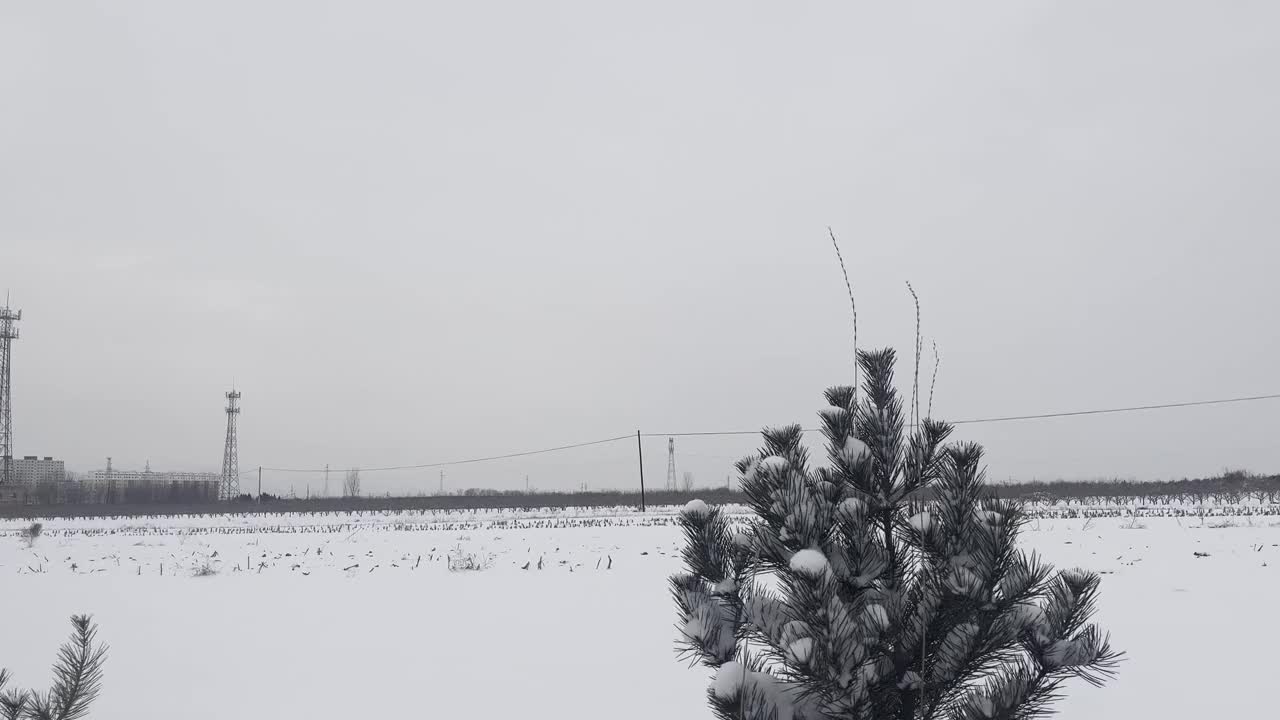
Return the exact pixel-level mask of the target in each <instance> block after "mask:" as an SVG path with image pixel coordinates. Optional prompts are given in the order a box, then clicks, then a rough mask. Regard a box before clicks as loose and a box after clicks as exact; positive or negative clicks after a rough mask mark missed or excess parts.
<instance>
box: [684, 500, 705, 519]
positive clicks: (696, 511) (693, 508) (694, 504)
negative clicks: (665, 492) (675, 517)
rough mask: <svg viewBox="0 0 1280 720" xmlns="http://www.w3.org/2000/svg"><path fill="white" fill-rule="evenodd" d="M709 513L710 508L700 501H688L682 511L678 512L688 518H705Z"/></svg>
mask: <svg viewBox="0 0 1280 720" xmlns="http://www.w3.org/2000/svg"><path fill="white" fill-rule="evenodd" d="M709 512H711V508H709V507H707V504H706V503H705V502H703V501H701V500H690V501H689V502H687V503H685V504H684V509H683V510H681V511H680V514H681V515H687V516H689V517H699V516H702V517H705V516H706V515H707V513H709Z"/></svg>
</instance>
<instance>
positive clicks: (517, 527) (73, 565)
mask: <svg viewBox="0 0 1280 720" xmlns="http://www.w3.org/2000/svg"><path fill="white" fill-rule="evenodd" d="M672 510H673V509H671V508H665V509H658V510H656V511H654V512H650V513H647V514H640V513H634V512H624V513H619V512H618V511H617V510H616V509H593V510H575V509H569V510H549V511H543V512H513V511H488V512H468V513H458V512H454V513H404V514H395V513H371V514H365V515H358V516H353V515H293V516H285V517H279V516H222V517H181V518H132V519H99V520H63V521H58V520H54V521H48V522H46V523H45V530H44V534H43V536H42V537H40V538H39V539H38V540H36V541H35V544H34V546H33V547H31V548H30V549H28V548H26V547H25V543H24V542H23V541H22V540H21V539H20V537H19V531H20V530H21V529H22V528H23V527H25V526H26V525H27V524H28V523H26V522H20V521H9V520H6V521H0V578H4V582H3V585H2V586H0V587H2V588H3V597H4V600H3V602H2V603H0V639H2V640H3V647H2V649H0V666H2V667H8V668H9V669H10V670H12V671H14V673H15V674H16V681H17V683H18V684H21V685H26V686H46V685H47V683H48V681H49V674H50V673H49V667H50V665H51V664H52V661H53V659H54V653H55V652H56V649H57V646H58V644H59V643H60V642H61V641H62V640H63V639H64V638H65V637H66V635H67V633H68V631H69V629H70V624H69V623H68V621H67V620H68V617H69V616H70V615H71V614H73V613H79V612H89V613H93V614H94V616H95V618H96V619H97V620H98V621H99V622H100V624H101V636H102V638H103V639H104V640H106V641H107V642H108V643H109V644H110V645H111V654H110V657H109V660H108V667H107V681H106V689H105V691H104V693H103V695H102V697H101V699H100V700H99V702H98V704H97V705H96V707H95V710H94V712H93V713H92V715H91V716H92V717H93V718H96V719H98V720H117V719H124V718H128V719H129V720H148V719H150V718H157V719H159V718H164V719H165V720H168V719H169V718H173V717H182V718H186V719H189V720H199V719H203V718H210V719H212V718H271V719H273V720H274V719H277V718H310V719H324V718H348V717H376V716H386V715H391V714H395V715H409V716H414V717H418V716H422V717H425V716H433V715H436V716H439V715H442V716H445V717H467V718H484V717H508V716H541V715H543V714H548V715H549V714H552V713H554V715H555V716H556V717H560V718H568V719H571V720H572V719H577V718H582V719H583V720H585V719H587V718H598V717H602V716H609V717H614V718H620V719H621V720H631V719H634V720H651V719H652V718H707V717H710V712H709V711H708V710H707V708H706V703H705V700H704V692H705V687H706V681H707V678H708V673H706V672H705V671H703V670H701V669H689V668H688V667H687V666H684V665H681V664H680V663H678V662H677V661H676V659H675V651H674V638H675V630H674V629H673V622H674V608H673V606H672V602H671V600H670V597H669V595H668V592H667V586H666V577H667V576H668V575H669V574H671V573H672V572H674V571H676V570H677V569H678V568H679V565H680V561H679V557H678V551H679V546H680V533H679V530H678V528H676V527H675V525H674V524H673V523H672ZM1273 522H1275V523H1277V526H1276V527H1273V526H1272V523H1273ZM1023 541H1024V543H1025V544H1026V545H1028V546H1029V547H1031V548H1034V549H1036V550H1038V551H1040V552H1041V553H1042V554H1043V555H1044V556H1046V557H1047V558H1048V559H1049V560H1051V561H1053V562H1054V563H1056V564H1058V565H1059V566H1071V565H1079V566H1083V567H1088V568H1092V569H1096V570H1098V571H1100V572H1103V573H1105V579H1104V584H1103V592H1102V603H1101V607H1102V609H1101V613H1100V617H1099V619H1100V621H1101V622H1102V623H1103V625H1104V626H1105V627H1106V628H1107V629H1109V630H1110V631H1111V632H1112V634H1113V639H1114V641H1115V644H1116V645H1117V646H1118V647H1120V648H1122V649H1124V650H1126V651H1127V652H1128V656H1129V659H1128V660H1127V662H1125V663H1124V665H1123V666H1122V668H1121V674H1120V676H1119V677H1118V678H1117V679H1116V680H1115V681H1114V682H1113V683H1112V684H1111V685H1109V686H1108V687H1106V688H1104V689H1101V690H1095V689H1092V688H1089V687H1087V686H1083V685H1082V684H1075V685H1072V686H1071V687H1070V688H1069V691H1068V692H1069V697H1068V698H1067V700H1066V701H1065V702H1064V703H1063V704H1062V705H1061V706H1060V709H1061V711H1062V716H1063V717H1067V718H1089V719H1090V720H1105V719H1107V718H1115V719H1117V720H1120V719H1123V720H1132V718H1138V717H1144V718H1147V717H1149V718H1160V719H1161V720H1178V719H1181V718H1195V719H1196V720H1200V719H1201V718H1206V717H1232V718H1266V717H1272V716H1273V712H1274V708H1275V701H1274V698H1273V697H1272V696H1273V692H1272V686H1271V685H1270V681H1271V679H1272V675H1273V674H1274V672H1273V663H1272V662H1271V657H1272V654H1273V649H1274V648H1277V647H1280V626H1278V625H1277V624H1276V623H1274V622H1272V621H1271V618H1272V606H1273V604H1274V602H1275V598H1276V597H1280V595H1278V593H1277V591H1280V518H1272V517H1252V518H1248V517H1241V518H1236V519H1231V518H1222V517H1215V518H1208V519H1207V520H1204V521H1202V520H1200V519H1197V518H1185V517H1184V518H1141V519H1139V520H1138V521H1136V522H1135V521H1134V520H1131V519H1121V518H1103V519H1091V520H1085V519H1043V520H1040V521H1036V522H1033V523H1032V524H1031V526H1030V527H1029V528H1028V529H1027V531H1026V532H1025V533H1024V535H1023ZM1196 553H1201V554H1202V555H1203V554H1207V556H1197V555H1196ZM451 563H454V564H460V565H464V566H465V565H469V564H478V565H480V566H481V569H479V570H451V569H450V564H451ZM539 564H541V568H540V569H539ZM202 572H203V573H208V574H203V575H202V574H201V573H202Z"/></svg>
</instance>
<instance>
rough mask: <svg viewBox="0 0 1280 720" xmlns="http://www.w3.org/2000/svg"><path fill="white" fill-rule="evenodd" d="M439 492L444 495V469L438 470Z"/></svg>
mask: <svg viewBox="0 0 1280 720" xmlns="http://www.w3.org/2000/svg"><path fill="white" fill-rule="evenodd" d="M440 494H441V495H444V471H443V470H441V471H440Z"/></svg>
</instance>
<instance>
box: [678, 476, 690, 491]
mask: <svg viewBox="0 0 1280 720" xmlns="http://www.w3.org/2000/svg"><path fill="white" fill-rule="evenodd" d="M680 490H681V491H682V492H690V491H692V490H693V473H691V472H685V474H684V475H683V476H681V478H680Z"/></svg>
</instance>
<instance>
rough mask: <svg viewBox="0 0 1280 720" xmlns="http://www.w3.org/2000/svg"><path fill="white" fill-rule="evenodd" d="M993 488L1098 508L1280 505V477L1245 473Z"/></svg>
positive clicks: (1009, 494)
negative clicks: (1132, 504)
mask: <svg viewBox="0 0 1280 720" xmlns="http://www.w3.org/2000/svg"><path fill="white" fill-rule="evenodd" d="M991 487H992V488H994V489H995V490H996V492H997V493H999V494H1000V495H1001V496H1002V497H1011V498H1020V499H1024V500H1032V501H1056V502H1064V503H1068V504H1069V503H1079V504H1094V503H1097V502H1134V501H1137V502H1139V503H1145V504H1148V505H1157V504H1158V505H1169V504H1172V503H1187V502H1191V503H1204V502H1210V501H1212V502H1214V503H1219V504H1237V503H1241V502H1244V501H1245V500H1253V501H1256V502H1276V501H1277V500H1280V475H1255V474H1253V473H1249V472H1246V471H1244V470H1229V471H1226V472H1224V473H1223V474H1222V475H1219V476H1216V477H1209V478H1195V479H1186V478H1184V479H1182V480H1164V481H1155V482H1138V481H1136V480H1088V481H1067V480H1058V481H1054V482H1019V483H1007V484H996V483H992V485H991Z"/></svg>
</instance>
